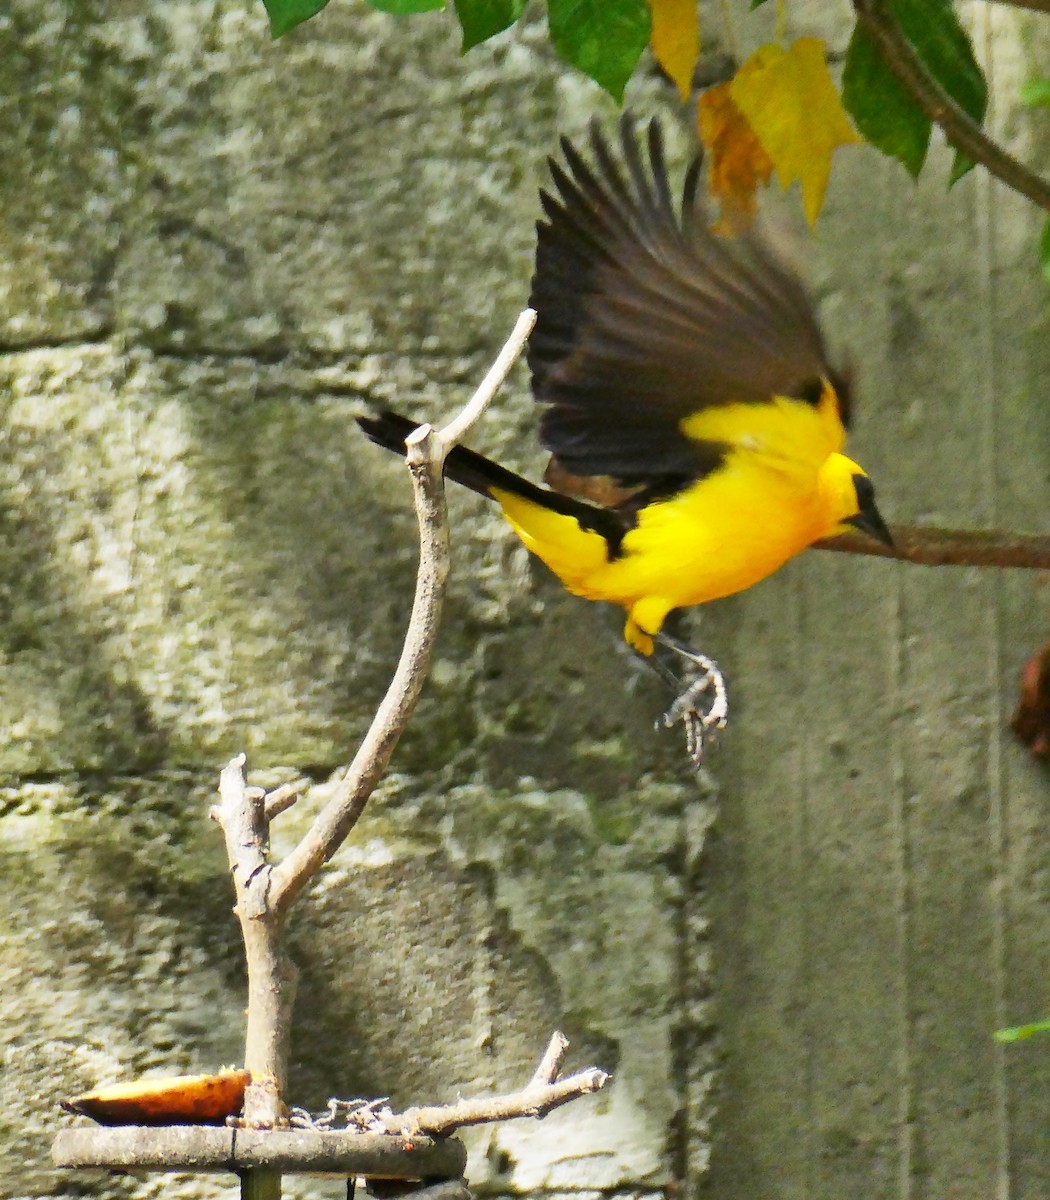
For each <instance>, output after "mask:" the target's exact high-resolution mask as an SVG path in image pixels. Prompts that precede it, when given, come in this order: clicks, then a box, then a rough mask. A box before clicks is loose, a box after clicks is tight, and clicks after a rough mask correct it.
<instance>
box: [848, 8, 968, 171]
mask: <svg viewBox="0 0 1050 1200" xmlns="http://www.w3.org/2000/svg"><path fill="white" fill-rule="evenodd" d="M887 10H888V11H889V13H890V15H891V16H893V18H894V19H895V20H896V21H897V23H898V25H899V26H900V28H901V30H902V32H903V33H904V36H905V37H906V38H907V39H908V41H909V42H911V44H912V46H913V47H914V49H915V52H916V54H918V56H919V58H920V59H921V60H922V63H923V65H924V66H925V67H926V70H927V71H928V72H929V73H930V75H931V76H932V77H933V78H934V79H935V80H936V81H937V82H938V83H939V84H940V85H941V87H942V88H944V90H945V91H946V92H947V93H948V95H949V96H951V97H952V99H953V100H954V101H955V102H956V104H958V105H959V107H960V108H962V109H963V110H964V111H965V112H966V113H968V114H969V115H970V116H971V117H972V118H973V119H974V120H975V121H976V122H977V123H978V124H980V123H981V121H982V120H983V119H984V111H985V108H986V107H987V104H988V86H987V84H986V83H985V79H984V75H983V74H982V73H981V68H980V67H979V66H978V65H977V59H976V58H975V56H974V53H973V47H972V46H971V45H970V39H969V38H968V37H967V36H966V31H965V30H964V29H963V27H962V26H961V25H960V24H959V21H958V18H957V17H956V15H955V12H954V10H953V8H952V5H951V0H889V3H888V4H887ZM865 43H867V45H865ZM872 55H874V56H876V57H877V59H878V62H877V63H875V64H873V63H872V62H871V60H870V56H872ZM858 56H859V59H860V61H859V62H857V61H855V60H856V59H857V57H858ZM851 60H852V61H851ZM851 73H852V74H853V75H854V79H853V81H852V86H851V88H850V94H849V96H848V97H847V95H846V89H845V87H844V91H843V102H844V103H845V105H846V110H847V112H849V114H850V116H852V117H853V119H854V120H855V121H856V123H857V128H858V129H859V130H860V131H861V133H862V134H863V135H864V137H865V138H866V139H867V140H868V141H869V142H871V143H872V145H874V146H877V147H878V148H879V149H880V150H882V151H883V152H884V153H885V154H889V155H890V156H892V157H894V158H899V159H900V160H901V162H903V163H904V165H905V166H906V167H907V168H908V170H909V171H911V173H912V174H913V175H915V174H918V171H919V169H921V167H922V163H923V162H924V161H925V158H926V146H927V145H928V135H927V136H925V137H923V138H921V139H920V130H922V129H928V127H929V125H930V121H929V118H928V117H927V116H926V115H925V113H923V112H922V110H921V109H920V108H919V106H918V105H917V104H916V103H915V101H914V100H912V99H911V97H910V95H909V94H908V93H907V92H906V91H905V89H904V88H903V87H902V86H901V85H900V84H898V83H897V81H896V77H895V76H893V75H892V72H891V71H890V70H889V68H888V67H887V66H886V65H885V64H884V63H883V61H882V58H881V55H879V52H878V50H877V49H876V48H875V46H874V45H873V44H872V43H871V42H870V41H869V39H868V38H867V36H866V35H865V34H863V33H862V32H861V30H860V29H859V28H858V29H856V30H854V34H853V38H852V39H851V41H850V47H849V50H848V51H847V54H846V78H848V77H849V75H850V74H851ZM890 79H892V80H893V85H891V84H890V83H889V80H890ZM844 83H845V79H844ZM894 85H895V86H894ZM884 105H885V106H887V111H885V112H884V111H882V108H883V106H884ZM907 110H911V111H910V112H908V111H907ZM869 131H870V132H869ZM920 141H921V144H922V150H921V153H920V152H919V145H920ZM972 165H973V164H972V163H970V162H969V160H968V159H967V158H966V156H965V155H962V154H958V153H957V154H956V156H955V164H954V166H953V168H952V175H951V182H952V183H954V182H955V181H956V180H957V179H959V178H961V177H962V176H963V175H964V174H965V173H966V172H967V171H968V170H969V169H970V167H971V166H972Z"/></svg>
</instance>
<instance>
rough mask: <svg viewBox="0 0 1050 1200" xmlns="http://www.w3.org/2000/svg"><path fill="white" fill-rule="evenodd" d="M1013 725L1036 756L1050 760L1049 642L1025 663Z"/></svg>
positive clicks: (1049, 761)
mask: <svg viewBox="0 0 1050 1200" xmlns="http://www.w3.org/2000/svg"><path fill="white" fill-rule="evenodd" d="M1010 728H1011V729H1012V730H1013V731H1014V733H1016V734H1017V736H1018V737H1019V738H1020V739H1021V741H1022V742H1024V743H1025V745H1027V746H1028V748H1029V750H1031V752H1032V753H1033V754H1034V755H1035V756H1036V758H1042V759H1044V760H1045V761H1046V762H1048V763H1050V645H1046V646H1044V647H1043V648H1042V650H1040V651H1039V652H1038V654H1033V655H1032V657H1031V658H1030V659H1029V660H1028V662H1026V663H1025V666H1024V670H1023V671H1022V672H1021V695H1020V697H1019V698H1018V701H1017V710H1016V712H1015V713H1014V715H1013V720H1012V721H1011V722H1010Z"/></svg>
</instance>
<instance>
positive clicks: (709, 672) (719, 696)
mask: <svg viewBox="0 0 1050 1200" xmlns="http://www.w3.org/2000/svg"><path fill="white" fill-rule="evenodd" d="M656 640H657V641H658V642H659V643H660V644H661V645H663V646H667V647H668V649H670V650H673V651H674V652H675V653H676V654H678V655H680V656H681V657H682V658H684V659H685V660H686V661H687V662H688V663H689V664H690V671H696V672H698V674H697V677H696V678H695V679H693V680H692V681H691V682H690V683H689V684H688V685H687V686H686V687H685V688H684V689H683V690H682V692H681V693H680V694H679V695H678V697H677V698H676V699H675V702H674V703H673V704H672V705H671V707H670V708H669V709H668V710H667V712H665V713H664V715H663V717H662V718H661V720H662V723H663V724H664V726H666V728H668V729H672V728H674V726H675V725H677V724H678V723H679V721H681V723H682V724H683V725H684V726H685V745H686V752H687V753H688V755H689V757H690V759H692V761H693V764H694V766H696V767H698V768H699V767H700V765H701V764H702V762H703V758H704V745H705V742H706V740H708V739H709V738H712V737H714V735H715V734H716V733H717V732H718V731H719V730H720V729H724V728H725V724H726V718H727V717H728V715H729V700H728V696H727V694H726V682H725V678H724V677H723V675H722V672H721V671H720V670H719V669H718V664H717V663H715V662H714V660H713V659H710V658H708V657H707V655H706V654H699V653H697V651H695V650H693V649H692V647H690V646H687V645H686V644H685V643H684V642H680V641H678V639H677V638H672V637H670V636H669V635H667V634H664V633H660V634H657V635H656ZM681 682H682V681H681V680H678V684H679V685H680V684H681Z"/></svg>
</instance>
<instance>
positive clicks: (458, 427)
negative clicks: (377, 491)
mask: <svg viewBox="0 0 1050 1200" xmlns="http://www.w3.org/2000/svg"><path fill="white" fill-rule="evenodd" d="M535 324H536V310H535V309H532V308H526V309H523V310H522V313H521V316H520V317H518V320H517V323H516V324H515V326H514V328H513V330H511V335H510V337H509V338H507V341H506V344H505V345H504V347H503V349H502V350H501V351H500V352H499V354H498V355H497V356H496V361H495V362H494V363H493V364H492V366H491V367H490V368H489V371H488V374H487V375H486V376H485V378H484V379H483V380H482V381H481V383H479V384H478V389H477V391H476V392H475V393H474V395H473V396H471V398H470V400H469V401H468V402H467V403H466V405H464V407H463V408H462V409H460V411H459V413H458V415H457V416H455V417H453V418H452V420H451V421H449V423H448V424H447V425H446V426H445V427H444V428H443V429H440V430H438V437H439V438H440V439H441V442H442V445H443V446H444V447H446V448H447V449H446V451H445V453H447V452H448V450H450V449H451V448H452V447H453V446H458V445H459V443H460V442H461V441H462V440H463V439H464V437H466V435H467V433H468V432H469V430H470V428H471V426H473V425H474V424H475V423H476V422H477V420H478V418H479V417H480V416H481V414H482V413H483V412H484V411H485V408H486V406H487V405H488V404H489V402H490V401H491V399H492V397H493V396H495V394H496V393H497V392H498V391H499V389H500V388H501V387H502V385H503V381H504V380H505V379H506V378H507V376H508V375H509V374H510V369H511V367H513V366H514V364H515V363H516V362H517V361H518V359H519V358H520V357H521V352H522V350H524V349H525V343H526V342H527V341H528V340H529V334H530V333H532V328H533V326H534V325H535ZM442 457H444V456H442Z"/></svg>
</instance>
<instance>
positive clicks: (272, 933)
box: [211, 754, 298, 1129]
mask: <svg viewBox="0 0 1050 1200" xmlns="http://www.w3.org/2000/svg"><path fill="white" fill-rule="evenodd" d="M219 797H220V802H219V804H218V805H217V806H216V807H215V808H213V809H212V810H211V815H212V817H214V818H215V819H216V820H217V821H218V822H219V824H220V825H221V826H222V831H223V834H224V836H225V838H226V852H227V855H228V857H229V860H230V872H231V874H232V876H233V887H234V893H235V895H236V897H237V903H236V907H235V909H234V911H235V912H236V914H237V920H238V921H239V922H240V926H241V936H242V937H243V939H244V958H245V962H246V964H247V968H248V1019H247V1030H246V1033H245V1044H244V1065H245V1067H246V1068H247V1070H249V1071H250V1072H251V1076H252V1078H251V1082H250V1083H249V1085H248V1087H247V1090H246V1091H245V1096H244V1122H245V1124H246V1125H251V1126H254V1127H256V1128H264V1129H268V1128H272V1127H273V1126H275V1125H278V1124H280V1123H281V1121H283V1119H284V1109H283V1105H282V1102H281V1082H282V1081H283V1080H284V1079H285V1077H286V1069H287V1063H288V1040H289V1031H290V1028H291V1013H292V1002H293V1000H294V998H295V985H296V979H297V974H298V973H297V972H296V969H295V966H294V965H293V964H292V963H291V962H290V961H289V960H288V959H287V958H286V957H285V955H284V953H283V951H282V949H281V921H280V919H279V917H277V916H276V915H275V914H274V913H273V911H272V905H271V901H270V885H271V880H272V872H273V868H272V866H271V865H270V861H269V849H270V844H269V843H270V836H269V829H270V826H269V820H268V818H267V815H266V793H265V792H264V791H263V789H262V788H256V787H248V786H247V785H246V783H245V778H244V755H243V754H238V755H237V757H236V758H233V759H231V760H230V761H229V762H228V763H227V764H226V766H225V767H224V768H223V770H222V773H221V775H220V776H219Z"/></svg>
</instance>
